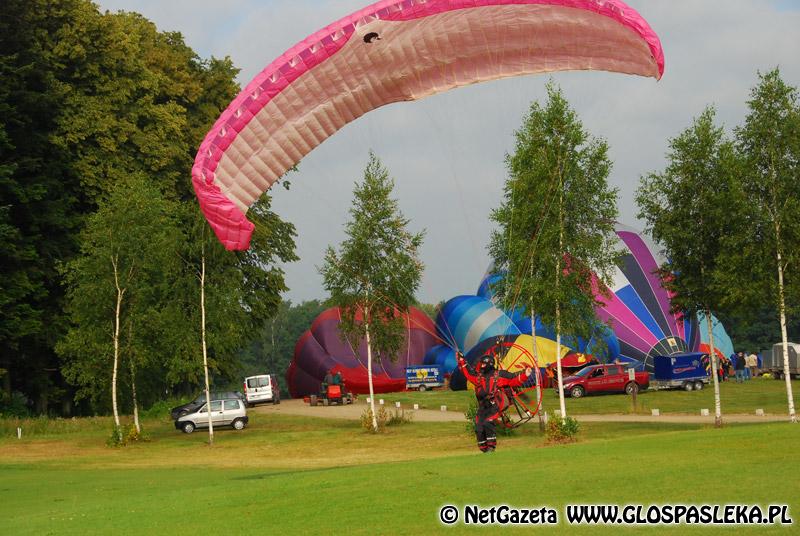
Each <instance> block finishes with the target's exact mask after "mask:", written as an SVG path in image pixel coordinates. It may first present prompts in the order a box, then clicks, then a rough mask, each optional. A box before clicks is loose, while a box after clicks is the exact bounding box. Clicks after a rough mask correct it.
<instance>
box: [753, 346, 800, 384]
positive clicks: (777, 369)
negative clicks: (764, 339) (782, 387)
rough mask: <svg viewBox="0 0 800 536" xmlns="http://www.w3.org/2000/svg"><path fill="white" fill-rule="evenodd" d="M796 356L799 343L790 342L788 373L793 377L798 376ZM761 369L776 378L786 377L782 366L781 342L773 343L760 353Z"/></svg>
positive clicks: (799, 351)
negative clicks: (769, 347)
mask: <svg viewBox="0 0 800 536" xmlns="http://www.w3.org/2000/svg"><path fill="white" fill-rule="evenodd" d="M798 356H800V344H797V343H794V342H790V343H789V374H790V375H791V376H792V377H794V378H797V377H798V376H800V366H798V365H800V363H798V360H799V358H798ZM761 370H762V371H763V372H769V373H770V374H772V377H773V378H775V379H776V380H783V379H785V378H786V372H785V369H784V368H783V343H777V344H773V345H772V348H771V349H770V350H765V351H764V352H762V353H761Z"/></svg>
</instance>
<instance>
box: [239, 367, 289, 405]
mask: <svg viewBox="0 0 800 536" xmlns="http://www.w3.org/2000/svg"><path fill="white" fill-rule="evenodd" d="M244 399H245V402H247V405H248V407H251V408H252V407H253V406H255V405H256V404H263V403H265V402H272V403H273V404H280V403H281V392H280V389H278V379H277V378H276V377H275V375H274V374H261V375H259V376H248V377H247V378H245V379H244Z"/></svg>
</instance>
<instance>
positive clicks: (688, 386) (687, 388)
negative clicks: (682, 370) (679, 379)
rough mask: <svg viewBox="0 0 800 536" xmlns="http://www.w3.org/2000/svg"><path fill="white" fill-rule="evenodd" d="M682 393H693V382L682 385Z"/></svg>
mask: <svg viewBox="0 0 800 536" xmlns="http://www.w3.org/2000/svg"><path fill="white" fill-rule="evenodd" d="M683 390H684V391H694V383H693V382H686V383H684V384H683Z"/></svg>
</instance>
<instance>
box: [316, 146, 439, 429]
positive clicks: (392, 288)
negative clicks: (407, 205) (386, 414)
mask: <svg viewBox="0 0 800 536" xmlns="http://www.w3.org/2000/svg"><path fill="white" fill-rule="evenodd" d="M393 189H394V181H393V180H392V179H391V178H390V177H389V172H388V170H387V169H386V168H385V167H384V166H383V165H382V164H381V162H380V160H379V159H378V158H377V157H376V156H375V155H374V154H373V153H370V156H369V162H368V164H367V167H366V169H365V170H364V179H363V181H362V182H361V183H360V184H356V187H355V190H354V191H353V197H354V200H353V206H352V208H351V209H350V217H351V219H350V221H348V222H347V224H346V226H345V232H346V234H347V238H346V239H345V240H344V242H342V244H341V245H340V247H339V250H338V252H337V251H336V250H335V249H334V248H333V247H328V250H327V252H326V253H325V261H324V264H323V266H322V268H321V269H320V273H321V274H322V277H323V283H324V285H325V289H326V290H327V291H328V292H329V293H330V300H329V301H330V303H332V304H334V305H336V306H338V307H340V308H341V309H342V322H341V324H340V328H339V329H340V330H341V331H342V333H343V335H344V336H345V337H346V338H347V339H348V340H349V341H350V342H351V345H352V346H353V348H358V346H359V343H360V341H361V340H364V339H366V342H367V369H368V374H369V394H370V409H371V411H372V426H373V429H374V430H375V431H377V430H378V423H377V419H376V414H375V396H374V392H373V387H372V359H373V350H374V351H375V354H376V357H377V358H379V359H386V358H388V359H396V353H397V351H398V350H399V349H400V346H401V345H402V342H403V317H402V314H403V313H405V312H407V311H408V307H409V306H411V305H413V304H414V303H415V302H416V300H415V298H414V293H415V292H416V291H417V289H418V288H419V283H420V280H421V278H422V271H423V265H422V262H421V261H420V260H419V253H418V252H419V248H420V246H421V245H422V239H423V236H424V233H423V232H420V233H417V234H413V233H411V232H409V231H408V230H407V227H408V224H409V220H408V219H406V218H405V217H403V215H402V213H401V211H400V208H399V206H398V203H397V200H395V199H393V198H392V197H391V195H392V190H393Z"/></svg>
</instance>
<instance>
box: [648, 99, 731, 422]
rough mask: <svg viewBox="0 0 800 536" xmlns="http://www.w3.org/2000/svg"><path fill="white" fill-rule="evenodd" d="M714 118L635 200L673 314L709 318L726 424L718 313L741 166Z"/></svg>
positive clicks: (679, 141)
mask: <svg viewBox="0 0 800 536" xmlns="http://www.w3.org/2000/svg"><path fill="white" fill-rule="evenodd" d="M714 119H715V111H714V109H713V108H711V107H709V108H706V109H705V110H704V111H703V113H702V114H700V116H699V117H698V118H696V119H695V120H694V122H693V124H692V126H691V127H689V128H688V129H686V130H685V131H683V132H682V133H681V134H680V135H679V136H677V137H676V138H673V139H672V140H670V143H669V147H670V150H669V152H668V153H667V167H666V169H665V170H664V171H662V172H653V173H650V174H648V175H647V176H645V177H643V178H642V179H641V184H640V186H639V189H638V191H637V193H636V201H637V203H638V205H639V217H640V218H641V219H642V220H644V221H645V223H646V229H647V231H648V232H649V233H650V234H651V235H652V237H653V238H654V239H655V241H656V242H657V243H659V244H660V245H662V246H663V247H664V252H665V254H666V255H665V256H666V257H667V258H668V259H669V262H668V263H667V264H666V265H664V266H662V267H661V276H662V281H663V284H664V285H665V287H666V288H668V289H670V290H671V291H672V292H673V293H674V296H673V297H672V306H673V309H674V310H676V311H679V312H681V313H683V314H684V315H691V314H693V313H696V312H702V313H704V314H705V317H706V319H707V322H706V324H707V325H706V328H707V332H708V337H709V341H710V343H711V348H712V351H711V354H712V355H711V363H712V375H713V376H714V379H713V381H714V405H715V423H716V425H717V426H721V424H722V409H721V404H720V398H719V383H718V381H717V367H718V364H717V356H716V351H715V347H714V338H713V337H714V336H713V333H712V326H711V314H712V311H713V310H714V309H716V308H717V307H718V306H719V305H720V304H721V303H722V301H723V300H724V298H725V294H726V292H727V289H726V287H725V285H724V284H722V283H721V282H720V275H719V274H720V263H721V255H722V253H723V251H724V240H725V238H726V237H727V236H729V235H730V234H731V232H732V230H733V229H734V226H735V223H734V220H735V213H732V207H734V206H735V202H736V198H735V195H734V192H735V181H736V176H737V173H738V169H739V163H738V160H737V158H736V154H735V151H734V146H733V143H732V142H731V141H730V140H729V139H727V137H726V136H725V133H724V131H723V129H722V128H721V127H718V126H716V125H715V122H714Z"/></svg>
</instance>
